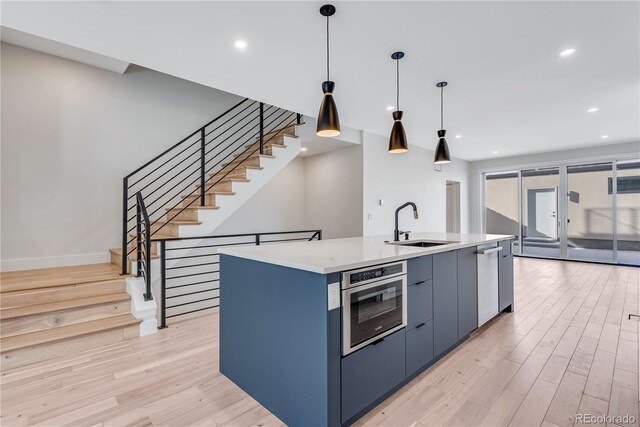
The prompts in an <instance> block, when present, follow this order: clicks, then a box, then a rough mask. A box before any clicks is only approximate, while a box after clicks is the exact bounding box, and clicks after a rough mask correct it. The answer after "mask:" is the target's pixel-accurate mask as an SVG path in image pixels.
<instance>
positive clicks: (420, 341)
mask: <svg viewBox="0 0 640 427" xmlns="http://www.w3.org/2000/svg"><path fill="white" fill-rule="evenodd" d="M406 340H407V346H406V348H407V350H406V353H407V356H406V358H407V363H406V365H407V368H406V375H407V377H408V376H410V375H412V374H413V373H415V372H416V371H417V370H418V369H420V368H422V367H423V366H424V365H426V364H427V363H429V362H431V360H433V321H432V320H429V321H428V322H425V323H421V324H419V325H418V327H416V328H414V329H411V330H408V331H407V335H406Z"/></svg>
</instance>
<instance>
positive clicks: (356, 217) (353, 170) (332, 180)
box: [304, 145, 363, 239]
mask: <svg viewBox="0 0 640 427" xmlns="http://www.w3.org/2000/svg"><path fill="white" fill-rule="evenodd" d="M362 161H363V159H362V146H361V145H357V146H355V147H349V148H342V149H340V150H335V151H331V152H328V153H324V154H318V155H315V156H310V157H307V158H305V191H304V194H305V208H306V223H307V227H309V228H321V229H322V230H323V235H324V238H325V239H332V238H337V237H355V236H362Z"/></svg>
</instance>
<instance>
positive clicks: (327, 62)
mask: <svg viewBox="0 0 640 427" xmlns="http://www.w3.org/2000/svg"><path fill="white" fill-rule="evenodd" d="M329 80H331V79H329V17H328V16H327V81H329Z"/></svg>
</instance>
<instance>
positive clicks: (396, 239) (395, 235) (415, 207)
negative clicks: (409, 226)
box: [393, 202, 418, 242]
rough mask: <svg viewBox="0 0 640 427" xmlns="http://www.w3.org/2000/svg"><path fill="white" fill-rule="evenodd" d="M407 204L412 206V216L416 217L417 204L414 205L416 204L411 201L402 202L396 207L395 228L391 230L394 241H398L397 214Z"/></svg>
mask: <svg viewBox="0 0 640 427" xmlns="http://www.w3.org/2000/svg"><path fill="white" fill-rule="evenodd" d="M407 206H411V207H412V208H413V217H414V218H415V219H418V207H417V206H416V204H415V203H413V202H407V203H405V204H403V205H402V206H400V207H399V208H398V209H396V216H395V219H396V222H395V225H396V228H395V230H393V241H394V242H398V241H400V229H399V228H398V214H399V213H400V211H401V210H402V209H404V208H406V207H407Z"/></svg>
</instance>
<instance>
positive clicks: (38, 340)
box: [0, 314, 140, 353]
mask: <svg viewBox="0 0 640 427" xmlns="http://www.w3.org/2000/svg"><path fill="white" fill-rule="evenodd" d="M138 323H140V320H138V319H136V318H135V317H133V316H132V315H131V314H122V315H119V316H112V317H107V318H104V319H99V320H92V321H90V322H83V323H77V324H73V325H67V326H60V327H58V328H52V329H46V330H43V331H37V332H30V333H27V334H21V335H15V336H11V337H6V338H0V349H1V350H0V351H1V352H2V353H7V352H10V351H14V350H18V349H21V348H25V347H32V346H36V345H40V344H46V343H51V342H54V341H61V340H64V339H68V338H74V337H79V336H82V335H87V334H92V333H95V332H101V331H107V330H110V329H119V328H125V327H127V326H132V325H136V324H138Z"/></svg>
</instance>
